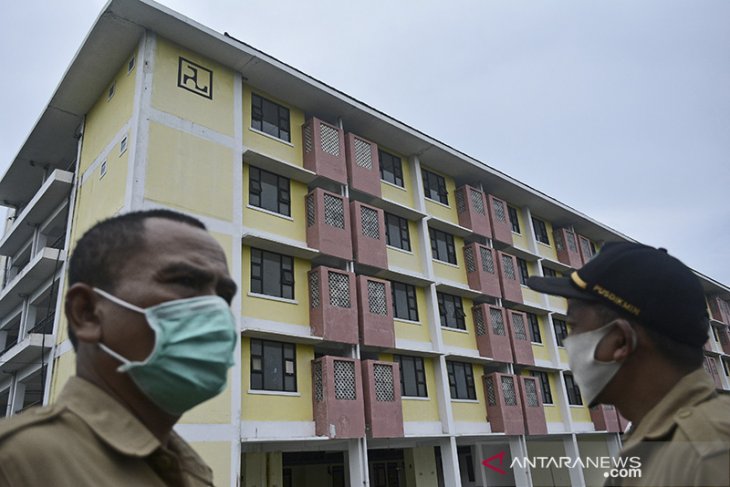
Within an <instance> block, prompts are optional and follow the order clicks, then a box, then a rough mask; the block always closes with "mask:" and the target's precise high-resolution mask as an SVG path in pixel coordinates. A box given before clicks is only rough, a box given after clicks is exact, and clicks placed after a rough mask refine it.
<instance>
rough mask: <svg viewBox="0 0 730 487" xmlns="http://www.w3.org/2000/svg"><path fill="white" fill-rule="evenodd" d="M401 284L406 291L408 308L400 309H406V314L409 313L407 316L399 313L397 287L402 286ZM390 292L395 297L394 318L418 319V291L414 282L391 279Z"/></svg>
mask: <svg viewBox="0 0 730 487" xmlns="http://www.w3.org/2000/svg"><path fill="white" fill-rule="evenodd" d="M401 286H402V289H403V290H404V291H405V293H406V308H407V309H406V310H400V311H406V313H405V314H406V315H408V317H407V318H405V317H403V316H402V315H399V313H398V299H397V297H396V292H397V289H396V288H400V287H401ZM390 292H391V295H392V298H393V318H397V319H399V320H408V321H418V297H417V293H416V287H415V286H413V285H412V284H406V283H405V282H398V281H390Z"/></svg>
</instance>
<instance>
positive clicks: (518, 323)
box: [512, 313, 527, 340]
mask: <svg viewBox="0 0 730 487" xmlns="http://www.w3.org/2000/svg"><path fill="white" fill-rule="evenodd" d="M512 327H513V328H514V331H515V339H517V340H527V330H526V329H525V317H524V316H523V315H521V314H517V313H512Z"/></svg>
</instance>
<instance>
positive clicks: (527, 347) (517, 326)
mask: <svg viewBox="0 0 730 487" xmlns="http://www.w3.org/2000/svg"><path fill="white" fill-rule="evenodd" d="M507 321H508V322H509V330H510V332H509V339H510V343H511V345H512V356H513V357H514V361H515V363H516V364H518V365H535V357H534V355H533V353H532V343H531V342H530V335H529V331H528V330H527V315H526V314H525V313H522V312H521V311H515V310H512V309H510V310H507Z"/></svg>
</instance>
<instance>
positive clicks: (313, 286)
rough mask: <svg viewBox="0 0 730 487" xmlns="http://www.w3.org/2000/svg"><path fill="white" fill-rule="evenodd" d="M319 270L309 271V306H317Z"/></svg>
mask: <svg viewBox="0 0 730 487" xmlns="http://www.w3.org/2000/svg"><path fill="white" fill-rule="evenodd" d="M319 296H320V293H319V272H310V273H309V306H310V307H311V308H319Z"/></svg>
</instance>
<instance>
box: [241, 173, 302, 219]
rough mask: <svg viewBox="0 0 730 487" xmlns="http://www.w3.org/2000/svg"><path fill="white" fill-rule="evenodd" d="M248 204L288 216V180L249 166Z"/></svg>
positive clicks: (289, 206)
mask: <svg viewBox="0 0 730 487" xmlns="http://www.w3.org/2000/svg"><path fill="white" fill-rule="evenodd" d="M248 202H249V204H251V206H256V207H258V208H263V209H264V210H269V211H273V212H274V213H279V214H281V215H286V216H290V215H291V205H290V203H291V193H290V190H289V178H285V177H284V176H279V175H277V174H274V173H271V172H269V171H264V170H263V169H259V168H258V167H254V166H250V168H249V179H248Z"/></svg>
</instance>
